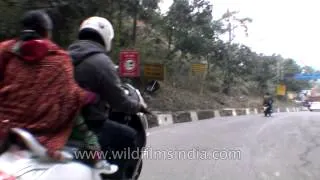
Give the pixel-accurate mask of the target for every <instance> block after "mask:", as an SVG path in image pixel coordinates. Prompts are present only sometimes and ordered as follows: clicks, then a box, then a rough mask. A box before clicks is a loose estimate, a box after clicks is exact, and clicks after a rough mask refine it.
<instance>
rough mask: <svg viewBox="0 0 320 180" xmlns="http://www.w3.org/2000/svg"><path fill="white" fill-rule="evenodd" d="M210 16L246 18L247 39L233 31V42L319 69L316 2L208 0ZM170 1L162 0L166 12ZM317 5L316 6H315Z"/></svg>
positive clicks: (319, 32)
mask: <svg viewBox="0 0 320 180" xmlns="http://www.w3.org/2000/svg"><path fill="white" fill-rule="evenodd" d="M211 1H212V3H213V17H214V19H219V18H220V17H221V16H222V14H223V13H225V12H226V11H227V9H228V8H229V10H230V11H240V13H239V15H238V16H239V17H250V18H252V19H253V22H252V23H251V24H249V26H248V28H249V36H248V37H246V36H245V35H244V33H243V31H241V30H239V31H238V32H236V39H235V42H238V43H242V44H245V45H247V46H249V47H251V49H252V50H254V51H256V52H258V53H263V54H266V55H272V54H273V53H275V54H280V55H281V56H283V57H284V58H292V59H294V60H296V62H297V63H298V64H299V65H302V66H304V65H308V66H312V67H314V68H316V69H318V70H320V58H319V55H318V54H319V52H320V45H319V42H320V11H318V9H319V5H320V1H317V0H211ZM171 4H172V0H162V3H161V5H160V8H161V10H162V11H163V12H166V11H167V10H168V8H169V7H170V5H171ZM318 4H319V5H318Z"/></svg>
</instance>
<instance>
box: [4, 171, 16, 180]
mask: <svg viewBox="0 0 320 180" xmlns="http://www.w3.org/2000/svg"><path fill="white" fill-rule="evenodd" d="M0 180H17V179H16V177H14V176H12V175H9V174H7V173H6V172H3V171H0Z"/></svg>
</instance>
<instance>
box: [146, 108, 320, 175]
mask: <svg viewBox="0 0 320 180" xmlns="http://www.w3.org/2000/svg"><path fill="white" fill-rule="evenodd" d="M148 141H149V142H148V148H149V150H148V151H147V153H146V158H145V162H144V168H143V172H142V176H141V180H164V179H165V180H180V179H181V180H213V179H214V180H242V179H243V180H304V179H306V180H313V179H314V180H319V179H320V113H318V112H299V113H288V114H287V113H283V114H274V117H271V118H264V117H261V116H243V117H230V118H225V119H213V120H206V121H199V122H195V123H187V124H177V125H173V126H169V127H165V128H157V129H152V130H151V134H150V136H149V140H148ZM174 149H176V150H174ZM194 149H198V151H195V150H194ZM217 150H218V151H220V153H212V152H218V151H217ZM237 150H240V151H237ZM160 151H161V152H160ZM173 152H174V153H173ZM188 152H189V156H188V155H187V154H188ZM190 152H193V153H190ZM195 152H197V153H195ZM226 152H228V153H227V154H228V157H227V155H226ZM235 152H240V153H241V154H240V155H241V156H240V155H239V154H237V153H235ZM204 153H206V154H204ZM212 154H214V156H213V155H212ZM219 155H220V156H221V158H220V159H219ZM204 156H205V157H204ZM237 156H239V157H240V158H239V157H238V158H237ZM204 158H207V159H204ZM213 158H214V159H213Z"/></svg>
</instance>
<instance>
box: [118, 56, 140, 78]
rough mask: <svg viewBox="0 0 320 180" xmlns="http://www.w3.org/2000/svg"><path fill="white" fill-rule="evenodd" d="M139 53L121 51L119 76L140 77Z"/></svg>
mask: <svg viewBox="0 0 320 180" xmlns="http://www.w3.org/2000/svg"><path fill="white" fill-rule="evenodd" d="M139 58H140V57H139V52H137V51H134V50H132V51H121V52H120V61H119V75H120V76H121V77H139V76H140V59H139Z"/></svg>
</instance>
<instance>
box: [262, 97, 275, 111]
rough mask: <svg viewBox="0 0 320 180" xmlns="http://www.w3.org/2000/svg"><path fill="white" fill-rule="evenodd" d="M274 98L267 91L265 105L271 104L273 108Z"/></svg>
mask: <svg viewBox="0 0 320 180" xmlns="http://www.w3.org/2000/svg"><path fill="white" fill-rule="evenodd" d="M272 104H273V99H272V96H271V95H270V94H269V93H266V94H265V95H264V97H263V106H266V105H267V106H269V107H270V110H272Z"/></svg>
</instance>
